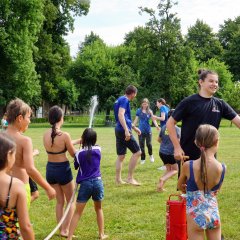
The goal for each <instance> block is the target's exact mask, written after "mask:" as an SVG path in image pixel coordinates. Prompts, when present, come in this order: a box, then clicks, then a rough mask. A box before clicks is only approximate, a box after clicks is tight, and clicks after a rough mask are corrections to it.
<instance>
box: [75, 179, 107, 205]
mask: <svg viewBox="0 0 240 240" xmlns="http://www.w3.org/2000/svg"><path fill="white" fill-rule="evenodd" d="M91 197H92V200H93V201H102V200H103V197H104V187H103V182H102V179H101V177H97V178H91V179H88V180H84V181H82V182H81V183H80V188H79V191H78V197H77V202H79V203H85V202H87V201H88V200H89V199H90V198H91Z"/></svg>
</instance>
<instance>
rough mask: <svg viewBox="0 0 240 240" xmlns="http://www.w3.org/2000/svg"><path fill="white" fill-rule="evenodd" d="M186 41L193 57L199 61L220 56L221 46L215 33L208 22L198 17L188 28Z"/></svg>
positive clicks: (219, 57) (221, 52)
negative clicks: (192, 52)
mask: <svg viewBox="0 0 240 240" xmlns="http://www.w3.org/2000/svg"><path fill="white" fill-rule="evenodd" d="M186 43H187V44H188V45H189V46H190V47H191V48H192V49H193V51H194V55H195V58H196V59H197V60H198V61H199V62H206V61H208V60H209V59H211V58H216V59H221V57H222V54H223V48H222V46H221V43H220V41H219V40H218V38H217V36H216V34H215V33H213V32H212V29H211V27H210V26H209V25H208V24H206V23H204V22H203V21H201V20H199V19H198V20H197V21H196V23H195V25H193V26H192V27H190V28H189V29H188V33H187V35H186Z"/></svg>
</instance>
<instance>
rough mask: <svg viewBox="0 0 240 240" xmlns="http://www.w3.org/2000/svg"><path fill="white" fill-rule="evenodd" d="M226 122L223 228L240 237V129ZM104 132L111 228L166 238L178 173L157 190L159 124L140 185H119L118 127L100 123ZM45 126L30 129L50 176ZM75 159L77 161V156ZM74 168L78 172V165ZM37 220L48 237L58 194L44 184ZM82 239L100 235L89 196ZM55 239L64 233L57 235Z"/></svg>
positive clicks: (115, 232) (151, 239) (137, 239)
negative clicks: (50, 196)
mask: <svg viewBox="0 0 240 240" xmlns="http://www.w3.org/2000/svg"><path fill="white" fill-rule="evenodd" d="M223 125H224V126H222V127H221V128H220V148H219V151H218V160H219V161H220V162H225V163H226V164H227V174H226V178H225V181H224V184H223V187H222V189H221V192H220V194H219V196H218V202H219V208H220V215H221V220H222V232H223V234H224V237H225V240H226V239H229V240H230V239H231V240H234V239H236V240H237V239H240V236H239V230H240V217H239V209H240V188H239V173H240V163H239V153H240V132H239V130H238V129H237V128H236V127H235V126H233V127H230V126H229V125H230V124H229V122H227V123H226V122H225V123H224V124H223ZM83 129H84V128H77V127H75V128H72V127H65V128H63V130H64V131H67V132H69V133H70V134H71V137H72V139H76V138H79V137H80V136H81V134H82V132H83ZM95 130H96V131H97V134H98V141H97V143H98V144H99V145H100V146H101V147H102V162H101V172H102V178H103V181H104V184H105V198H104V201H103V211H104V216H105V232H106V234H108V235H109V236H110V237H109V239H112V240H113V239H114V240H120V239H121V240H123V239H124V240H141V239H142V240H161V239H165V213H166V211H165V208H166V200H167V199H168V196H169V195H170V194H171V193H175V192H176V182H177V177H174V178H173V179H171V180H169V182H167V183H166V186H165V187H166V189H167V191H166V192H164V193H158V192H156V183H157V181H158V179H159V177H160V175H161V174H162V173H163V172H162V171H159V170H157V168H158V167H159V166H161V165H162V162H161V161H160V158H159V156H158V150H159V144H158V142H157V141H156V139H157V135H158V133H157V131H156V129H155V128H154V129H153V151H154V156H155V162H154V163H150V161H149V158H147V161H146V163H145V164H144V165H140V164H138V166H137V168H136V171H135V178H136V179H137V180H139V181H140V182H141V183H142V186H140V187H134V186H130V185H125V186H116V185H115V160H116V153H115V136H114V129H113V128H100V127H99V128H95ZM44 131H45V128H30V129H29V130H28V131H27V132H26V135H28V136H30V137H31V138H32V140H33V145H34V148H38V149H39V150H40V155H39V156H38V157H36V158H35V164H36V167H37V168H38V169H39V170H40V171H41V173H42V175H43V176H45V166H46V163H47V154H46V152H45V151H44V148H43V144H42V136H43V133H44ZM129 156H130V154H127V156H126V160H125V164H124V168H123V172H122V176H123V179H125V178H126V177H127V171H128V162H129ZM69 159H70V162H71V165H72V166H73V164H72V162H73V160H72V159H71V158H69ZM72 169H73V173H74V177H75V176H76V171H75V170H74V168H72ZM30 217H31V222H32V223H33V227H34V231H35V234H36V239H37V240H42V239H44V238H45V237H46V236H47V235H48V234H49V233H50V232H51V231H52V229H53V228H54V227H55V226H56V219H55V200H53V201H48V199H47V197H46V195H45V192H44V191H43V190H42V189H40V197H39V199H38V200H36V201H35V202H34V203H33V204H32V205H31V208H30ZM75 235H77V236H78V237H77V239H82V240H92V239H97V236H98V234H97V224H96V216H95V212H94V209H93V203H92V201H89V202H88V204H87V206H86V208H85V211H84V213H83V216H82V218H81V220H80V222H79V224H78V228H77V230H76V232H75ZM52 239H60V237H59V236H58V235H54V237H53V238H52Z"/></svg>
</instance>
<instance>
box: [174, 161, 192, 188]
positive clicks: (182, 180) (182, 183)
mask: <svg viewBox="0 0 240 240" xmlns="http://www.w3.org/2000/svg"><path fill="white" fill-rule="evenodd" d="M188 175H189V162H186V163H184V164H183V165H182V170H181V174H180V177H179V179H178V184H177V188H178V189H179V190H180V191H182V192H183V193H186V186H187V185H186V183H187V178H188Z"/></svg>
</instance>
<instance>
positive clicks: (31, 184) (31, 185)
mask: <svg viewBox="0 0 240 240" xmlns="http://www.w3.org/2000/svg"><path fill="white" fill-rule="evenodd" d="M29 185H30V190H31V193H33V192H36V191H38V186H37V184H36V183H35V182H34V181H33V180H32V179H31V178H29Z"/></svg>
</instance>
